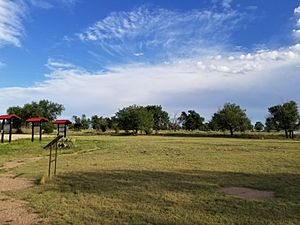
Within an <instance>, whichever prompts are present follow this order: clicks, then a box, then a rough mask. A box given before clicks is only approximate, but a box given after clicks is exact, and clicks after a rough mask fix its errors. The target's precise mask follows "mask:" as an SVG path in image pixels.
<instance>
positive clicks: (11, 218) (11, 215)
mask: <svg viewBox="0 0 300 225" xmlns="http://www.w3.org/2000/svg"><path fill="white" fill-rule="evenodd" d="M42 158H43V157H35V158H27V159H23V160H15V161H10V162H7V163H5V164H4V165H3V166H2V167H0V170H1V171H2V172H3V171H4V173H1V174H0V224H3V225H31V224H35V223H37V222H39V218H38V215H37V214H36V213H29V212H28V211H27V210H26V205H27V204H28V203H27V202H26V201H21V200H17V199H13V198H11V197H8V196H6V195H5V194H4V193H3V192H5V191H15V190H22V189H25V188H30V187H33V186H34V185H35V181H34V180H30V179H26V178H20V177H17V176H16V175H14V174H13V173H12V172H11V169H14V168H16V167H18V166H21V165H24V164H26V163H31V162H36V161H38V160H40V159H42Z"/></svg>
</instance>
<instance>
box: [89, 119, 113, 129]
mask: <svg viewBox="0 0 300 225" xmlns="http://www.w3.org/2000/svg"><path fill="white" fill-rule="evenodd" d="M109 120H110V119H109V118H104V117H102V116H100V117H98V116H97V115H94V116H92V117H91V125H92V128H93V129H95V130H97V131H99V130H101V131H102V132H105V131H106V130H107V128H108V127H109Z"/></svg>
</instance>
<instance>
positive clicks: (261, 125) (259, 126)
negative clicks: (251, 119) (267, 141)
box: [254, 121, 264, 131]
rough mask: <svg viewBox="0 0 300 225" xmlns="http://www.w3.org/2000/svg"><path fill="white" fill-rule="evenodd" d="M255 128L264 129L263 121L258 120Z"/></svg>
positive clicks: (257, 129)
mask: <svg viewBox="0 0 300 225" xmlns="http://www.w3.org/2000/svg"><path fill="white" fill-rule="evenodd" d="M254 129H255V130H256V131H263V130H264V125H263V123H262V122H260V121H257V122H256V123H255V125H254Z"/></svg>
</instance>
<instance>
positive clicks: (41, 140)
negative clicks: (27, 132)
mask: <svg viewBox="0 0 300 225" xmlns="http://www.w3.org/2000/svg"><path fill="white" fill-rule="evenodd" d="M40 141H42V121H40Z"/></svg>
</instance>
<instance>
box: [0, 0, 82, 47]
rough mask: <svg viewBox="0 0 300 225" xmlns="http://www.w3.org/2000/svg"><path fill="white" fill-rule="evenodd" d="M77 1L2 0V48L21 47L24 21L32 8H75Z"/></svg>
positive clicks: (0, 26)
mask: <svg viewBox="0 0 300 225" xmlns="http://www.w3.org/2000/svg"><path fill="white" fill-rule="evenodd" d="M76 2H77V0H14V1H12V0H0V47H2V46H4V45H14V46H17V47H20V46H21V39H22V37H23V36H24V33H25V28H24V25H23V23H24V19H25V18H26V15H27V14H28V11H29V10H30V8H32V7H39V8H43V9H49V8H53V7H56V6H59V5H65V6H73V5H74V4H75V3H76Z"/></svg>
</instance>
